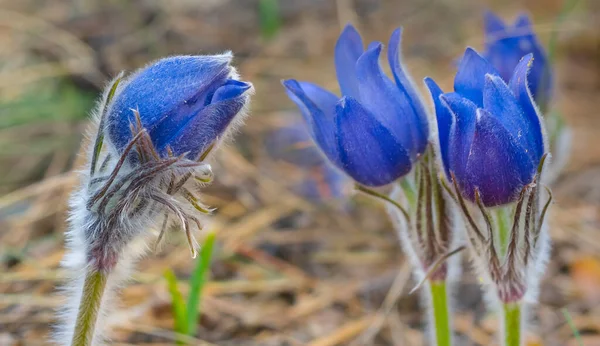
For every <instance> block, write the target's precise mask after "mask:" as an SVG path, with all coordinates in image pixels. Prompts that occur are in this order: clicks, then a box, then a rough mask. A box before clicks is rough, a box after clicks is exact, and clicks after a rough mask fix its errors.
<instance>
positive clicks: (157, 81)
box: [107, 54, 252, 159]
mask: <svg viewBox="0 0 600 346" xmlns="http://www.w3.org/2000/svg"><path fill="white" fill-rule="evenodd" d="M231 58H232V56H231V55H230V54H224V55H215V56H175V57H170V58H166V59H161V60H159V61H157V62H155V63H153V64H151V65H149V66H147V67H145V68H143V69H141V70H139V71H138V72H136V73H134V74H133V75H131V76H130V77H128V78H127V79H125V80H123V81H122V82H121V83H120V85H119V87H118V89H117V91H116V93H115V96H114V97H113V98H112V101H111V103H110V104H109V105H108V109H107V112H108V113H107V129H108V136H109V138H110V140H111V142H112V143H113V145H114V146H115V147H116V149H117V151H119V152H120V151H122V150H123V148H124V147H125V146H126V145H127V143H129V141H130V140H131V138H132V134H131V130H130V124H135V113H134V111H136V110H137V111H138V112H139V115H140V118H141V122H142V126H143V127H144V128H145V129H146V130H147V131H148V133H149V134H150V138H151V139H152V143H153V144H154V146H155V148H156V150H157V151H158V153H159V154H160V155H161V156H166V154H167V152H168V150H167V148H170V149H171V150H172V152H173V154H174V155H181V154H184V153H187V158H189V159H195V158H197V157H198V155H200V154H201V153H202V152H203V151H204V150H205V149H207V148H208V147H209V146H210V145H211V144H213V143H214V142H215V140H217V138H219V137H221V136H222V135H223V134H224V132H225V131H226V130H227V128H228V127H229V125H230V124H231V123H232V121H233V120H234V119H235V118H236V116H237V115H238V114H239V113H240V112H241V111H242V110H243V109H244V106H245V105H246V103H247V102H248V99H249V95H248V94H249V90H250V89H251V87H252V85H251V84H250V83H246V82H242V81H239V80H237V78H238V77H237V74H236V72H235V69H234V68H233V67H232V66H231V65H230V63H231Z"/></svg>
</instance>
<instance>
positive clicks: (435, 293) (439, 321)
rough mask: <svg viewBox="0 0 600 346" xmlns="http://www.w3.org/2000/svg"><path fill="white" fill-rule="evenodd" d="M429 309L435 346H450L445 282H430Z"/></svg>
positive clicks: (450, 333)
mask: <svg viewBox="0 0 600 346" xmlns="http://www.w3.org/2000/svg"><path fill="white" fill-rule="evenodd" d="M430 289H431V308H432V309H433V327H434V332H435V341H436V345H437V346H450V345H451V344H452V330H451V329H450V312H449V308H448V296H447V292H446V282H445V281H432V282H430Z"/></svg>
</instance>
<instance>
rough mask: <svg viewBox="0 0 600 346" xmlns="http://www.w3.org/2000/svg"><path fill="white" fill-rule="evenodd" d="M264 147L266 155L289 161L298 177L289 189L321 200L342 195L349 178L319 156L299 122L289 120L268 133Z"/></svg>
mask: <svg viewBox="0 0 600 346" xmlns="http://www.w3.org/2000/svg"><path fill="white" fill-rule="evenodd" d="M265 146H266V149H267V152H268V154H269V156H270V157H271V158H273V159H276V160H281V161H284V162H287V163H290V164H292V165H293V166H295V167H296V170H299V171H301V172H302V173H303V174H302V179H301V180H300V181H299V182H298V181H296V182H294V186H293V189H294V191H295V192H296V193H298V194H299V195H300V196H303V197H304V198H306V199H308V200H311V201H316V202H323V201H327V200H330V199H332V198H333V199H336V198H342V197H343V196H344V190H345V187H346V185H347V184H348V183H349V181H350V178H348V177H347V176H346V175H345V174H343V173H342V172H341V171H339V170H338V169H337V168H335V167H333V166H332V165H331V163H329V161H328V160H327V159H326V158H324V157H323V154H321V153H320V151H319V149H318V148H317V147H316V146H315V144H314V143H313V141H312V140H311V138H310V135H309V133H308V131H307V129H306V126H305V125H304V124H302V122H301V121H297V120H296V121H292V122H289V123H287V124H285V125H283V126H281V127H278V128H277V129H275V130H274V131H272V132H271V133H269V134H268V136H267V137H266V140H265Z"/></svg>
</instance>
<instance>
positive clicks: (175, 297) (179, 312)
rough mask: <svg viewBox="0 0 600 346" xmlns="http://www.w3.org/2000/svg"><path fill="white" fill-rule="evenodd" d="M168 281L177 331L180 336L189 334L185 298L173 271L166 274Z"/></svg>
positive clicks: (169, 270)
mask: <svg viewBox="0 0 600 346" xmlns="http://www.w3.org/2000/svg"><path fill="white" fill-rule="evenodd" d="M164 277H165V279H166V280H167V287H168V289H169V294H171V304H172V305H173V318H174V319H175V331H176V332H177V333H180V334H185V335H187V334H188V330H187V326H188V323H187V320H186V318H187V315H186V308H185V303H184V301H183V296H182V295H181V292H180V291H179V289H178V287H177V277H176V276H175V273H173V271H172V270H171V269H167V270H166V271H165V274H164Z"/></svg>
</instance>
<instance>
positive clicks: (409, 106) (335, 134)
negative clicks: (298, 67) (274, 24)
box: [283, 25, 429, 186]
mask: <svg viewBox="0 0 600 346" xmlns="http://www.w3.org/2000/svg"><path fill="white" fill-rule="evenodd" d="M400 38H401V30H400V29H397V30H395V31H394V32H393V33H392V36H391V38H390V42H389V47H388V51H387V58H388V61H389V64H390V68H391V70H392V74H393V76H394V80H393V81H392V80H390V79H389V78H388V77H387V76H386V75H385V74H384V73H383V71H382V69H381V66H380V65H379V55H380V54H381V51H382V48H383V45H382V44H381V43H380V42H372V43H371V44H370V45H369V46H368V48H367V50H366V51H365V50H364V47H363V42H362V39H361V37H360V34H359V33H358V32H357V31H356V29H355V28H354V27H353V26H351V25H348V26H346V28H345V29H344V31H343V32H342V34H341V35H340V37H339V39H338V41H337V44H336V47H335V65H336V72H337V76H338V82H339V84H340V88H341V91H342V97H341V98H340V97H338V96H336V95H335V94H333V93H331V92H329V91H327V90H325V89H323V88H321V87H319V86H317V85H315V84H312V83H308V82H298V81H296V80H294V79H289V80H286V81H284V82H283V85H284V86H285V87H286V89H287V92H288V95H289V97H290V98H291V99H292V101H294V102H295V103H296V104H297V105H298V107H299V108H300V110H301V111H302V114H303V116H304V118H305V120H306V122H307V123H308V125H309V128H310V132H311V136H312V137H313V139H314V140H315V142H316V143H317V145H318V146H319V148H320V149H321V150H322V151H323V153H325V155H326V156H327V157H328V158H329V160H330V161H331V162H333V163H334V164H335V165H336V166H337V167H339V168H340V169H342V170H343V171H344V172H346V173H347V174H348V175H349V176H351V177H352V178H353V179H354V180H355V181H357V182H358V183H360V184H363V185H367V186H381V185H385V184H388V183H391V182H393V181H394V180H396V179H398V178H399V177H401V176H403V175H405V174H406V173H408V172H409V171H410V170H411V168H412V166H413V163H414V162H415V160H416V159H417V158H418V157H419V156H420V155H421V154H423V152H424V151H425V148H426V147H427V139H428V134H429V128H428V123H427V116H426V112H425V109H424V108H423V105H422V104H421V101H420V99H419V96H418V94H417V92H416V90H415V89H414V87H413V84H412V82H411V81H410V79H409V77H408V76H407V75H406V73H405V72H404V70H403V69H402V66H401V64H400Z"/></svg>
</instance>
